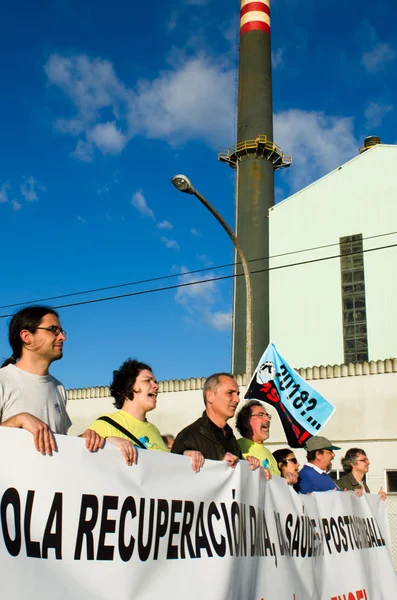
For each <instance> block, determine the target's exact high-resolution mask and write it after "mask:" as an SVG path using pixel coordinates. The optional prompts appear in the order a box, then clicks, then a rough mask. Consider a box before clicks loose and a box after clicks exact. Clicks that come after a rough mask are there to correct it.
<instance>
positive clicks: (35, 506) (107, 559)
mask: <svg viewBox="0 0 397 600" xmlns="http://www.w3.org/2000/svg"><path fill="white" fill-rule="evenodd" d="M56 438H57V443H58V447H59V452H58V453H56V454H54V456H51V457H49V456H42V455H40V454H39V453H38V452H36V451H35V450H34V447H33V441H32V437H31V435H30V434H29V433H27V432H25V431H22V430H13V429H8V428H6V427H0V456H1V468H0V521H1V523H0V528H1V531H0V586H1V588H0V589H1V598H2V599H3V598H4V599H6V600H8V599H12V600H22V599H23V600H26V598H27V597H29V599H30V600H47V599H48V600H49V599H50V598H51V600H53V599H54V598H56V600H66V599H68V600H69V599H70V598H73V600H94V599H95V600H102V599H103V600H105V599H106V600H107V599H108V598H117V600H149V599H150V598H165V599H168V598H169V599H171V598H172V599H173V600H174V599H176V600H182V599H183V600H186V597H188V598H189V600H199V599H202V598H206V599H208V600H225V599H226V598H227V599H230V600H243V599H244V600H276V599H277V600H284V599H285V600H312V599H314V600H362V599H363V600H386V599H387V600H390V599H391V598H393V599H394V598H396V597H397V581H396V574H395V572H394V569H393V565H392V561H391V556H390V552H389V548H388V546H387V537H388V536H387V531H388V530H387V519H386V513H385V506H384V503H382V502H381V501H380V499H379V497H377V496H374V495H369V494H365V495H364V496H363V497H362V498H357V497H356V496H355V495H354V494H352V493H350V492H339V493H338V492H326V493H322V494H313V495H312V496H300V495H298V494H296V493H295V492H294V490H292V489H291V488H290V487H288V486H287V485H286V483H285V481H284V480H282V479H281V478H278V477H274V478H273V479H272V480H271V481H270V482H266V481H265V480H264V477H263V472H262V470H261V469H259V470H257V471H255V472H252V471H250V469H249V466H248V464H247V463H245V462H244V461H242V462H241V463H239V464H238V466H237V467H236V469H232V468H230V467H229V466H228V465H227V464H226V463H225V462H213V461H206V464H205V466H204V468H203V469H202V471H201V472H200V473H193V471H192V469H191V466H190V459H189V458H187V457H181V456H174V455H169V454H166V453H162V452H154V451H141V452H139V459H138V465H133V466H131V467H127V466H126V465H125V463H124V461H123V459H122V457H121V454H120V453H119V451H118V449H117V448H115V447H114V446H111V445H110V444H109V445H108V446H107V447H106V448H105V449H104V450H102V451H99V452H98V453H96V454H93V455H92V454H90V453H89V452H88V451H87V450H86V449H85V447H84V440H81V439H78V438H71V437H66V436H56Z"/></svg>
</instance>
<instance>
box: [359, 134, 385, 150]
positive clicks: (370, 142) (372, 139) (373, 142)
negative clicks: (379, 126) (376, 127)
mask: <svg viewBox="0 0 397 600" xmlns="http://www.w3.org/2000/svg"><path fill="white" fill-rule="evenodd" d="M380 143H381V141H380V137H378V136H377V135H369V136H368V137H366V138H365V140H364V148H360V150H359V152H360V154H362V153H363V152H365V151H366V150H369V149H370V148H373V147H374V146H377V145H378V144H380Z"/></svg>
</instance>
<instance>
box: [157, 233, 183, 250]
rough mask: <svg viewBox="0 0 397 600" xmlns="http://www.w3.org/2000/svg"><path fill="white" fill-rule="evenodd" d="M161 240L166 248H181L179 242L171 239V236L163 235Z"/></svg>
mask: <svg viewBox="0 0 397 600" xmlns="http://www.w3.org/2000/svg"><path fill="white" fill-rule="evenodd" d="M161 241H162V242H163V244H164V246H165V247H166V248H172V249H173V250H179V244H178V242H177V241H175V240H170V239H169V238H167V237H165V235H163V236H162V238H161Z"/></svg>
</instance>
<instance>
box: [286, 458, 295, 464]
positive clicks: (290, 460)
mask: <svg viewBox="0 0 397 600" xmlns="http://www.w3.org/2000/svg"><path fill="white" fill-rule="evenodd" d="M285 462H292V463H294V465H297V464H298V459H297V458H295V457H294V458H286V459H285Z"/></svg>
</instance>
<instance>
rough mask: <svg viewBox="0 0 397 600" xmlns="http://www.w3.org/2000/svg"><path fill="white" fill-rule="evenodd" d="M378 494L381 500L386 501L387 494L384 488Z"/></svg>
mask: <svg viewBox="0 0 397 600" xmlns="http://www.w3.org/2000/svg"><path fill="white" fill-rule="evenodd" d="M378 494H379V496H380V499H381V500H386V498H387V494H386V492H385V491H384V489H383V488H382V487H381V488H380V490H379V492H378Z"/></svg>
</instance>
